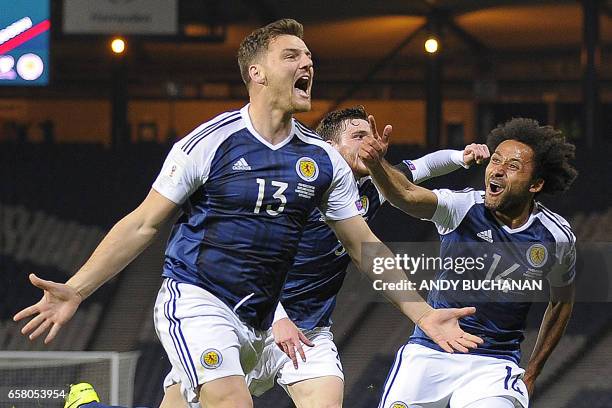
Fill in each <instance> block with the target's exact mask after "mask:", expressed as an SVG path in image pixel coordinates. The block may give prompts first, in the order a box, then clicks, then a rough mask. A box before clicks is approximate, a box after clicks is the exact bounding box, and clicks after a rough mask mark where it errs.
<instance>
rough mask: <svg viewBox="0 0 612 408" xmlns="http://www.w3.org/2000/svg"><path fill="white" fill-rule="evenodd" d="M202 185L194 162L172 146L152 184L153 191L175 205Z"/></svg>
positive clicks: (178, 147)
mask: <svg viewBox="0 0 612 408" xmlns="http://www.w3.org/2000/svg"><path fill="white" fill-rule="evenodd" d="M202 183H203V177H202V175H201V174H199V173H198V171H197V166H196V164H195V162H194V160H193V159H192V158H191V157H190V156H189V155H187V153H185V152H184V151H183V150H182V149H181V148H180V146H179V144H176V145H174V147H173V148H172V150H170V153H169V154H168V156H167V157H166V160H165V161H164V165H163V166H162V169H161V171H160V173H159V175H158V176H157V179H155V182H154V183H153V189H155V191H157V192H158V193H160V194H161V195H163V196H164V197H166V198H167V199H169V200H170V201H172V202H174V203H176V204H182V203H183V202H184V201H185V200H186V199H187V198H188V197H189V196H190V195H191V194H192V193H193V192H194V191H195V190H197V189H198V187H200V186H201V185H202Z"/></svg>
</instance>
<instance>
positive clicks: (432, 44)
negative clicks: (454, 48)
mask: <svg viewBox="0 0 612 408" xmlns="http://www.w3.org/2000/svg"><path fill="white" fill-rule="evenodd" d="M439 45H440V44H439V43H438V40H437V39H436V38H435V37H429V38H428V39H427V40H426V41H425V51H427V52H428V53H429V54H435V53H436V52H438V49H439Z"/></svg>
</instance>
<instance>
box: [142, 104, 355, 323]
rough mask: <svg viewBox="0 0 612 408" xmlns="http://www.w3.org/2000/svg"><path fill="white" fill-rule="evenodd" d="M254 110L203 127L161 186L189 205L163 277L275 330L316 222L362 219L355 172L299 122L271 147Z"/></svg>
mask: <svg viewBox="0 0 612 408" xmlns="http://www.w3.org/2000/svg"><path fill="white" fill-rule="evenodd" d="M248 106H249V105H247V106H245V107H244V108H242V109H241V110H240V111H234V112H227V113H224V114H221V115H219V116H218V117H216V118H214V119H213V120H211V121H209V122H206V123H204V124H202V125H201V126H199V127H198V128H196V129H195V130H194V131H193V132H191V133H190V134H189V135H187V136H186V137H184V138H183V139H182V140H180V141H179V142H177V143H176V144H175V145H174V147H173V148H172V150H171V152H170V153H169V155H168V157H167V159H166V161H165V162H164V165H163V168H162V170H161V173H160V175H159V176H158V178H157V179H156V181H155V182H154V184H153V188H154V189H155V190H156V191H158V192H159V193H160V194H162V195H163V196H165V197H166V198H168V199H169V200H171V201H173V202H175V203H177V204H180V205H182V206H183V209H184V215H183V216H181V217H180V219H179V220H178V221H177V222H176V224H175V226H174V228H173V230H172V234H171V236H170V239H169V242H168V245H167V249H166V254H165V262H164V269H163V276H165V277H168V278H172V279H175V280H177V281H178V282H183V283H189V284H193V285H197V286H199V287H202V288H203V289H205V290H207V291H209V292H211V293H212V294H214V295H215V296H216V297H218V298H219V299H220V300H221V301H223V302H224V303H225V304H226V305H227V306H229V307H230V308H231V309H232V310H234V312H235V313H236V314H237V315H238V316H239V317H240V318H241V319H242V320H243V321H245V322H246V323H248V324H250V325H251V326H253V327H255V328H257V329H267V328H268V327H269V326H270V324H271V321H272V317H273V314H274V313H273V312H274V309H275V307H276V305H277V303H278V300H279V297H280V293H281V288H282V286H283V283H284V282H285V277H286V274H287V271H288V270H289V268H290V267H291V265H292V263H293V258H294V256H295V253H296V249H297V246H298V242H299V240H300V237H301V235H302V230H303V228H304V225H305V224H306V222H307V221H308V216H309V215H310V214H312V212H313V210H314V209H315V208H318V209H319V210H320V211H321V213H322V214H323V216H324V217H325V218H327V219H331V220H341V219H346V218H350V217H353V216H356V215H359V214H360V212H359V210H358V208H357V203H358V201H359V200H358V194H357V187H356V186H355V183H354V179H353V175H352V172H351V170H350V168H349V167H348V165H347V164H346V162H345V161H344V160H343V159H342V157H341V156H340V154H339V153H338V152H337V151H336V150H335V149H333V148H332V147H331V146H330V145H329V144H328V143H325V142H323V141H322V140H321V139H320V138H319V137H318V136H317V135H316V134H315V133H313V132H311V131H310V130H308V129H307V128H305V127H304V126H303V125H301V124H300V123H299V122H297V121H296V120H292V130H291V133H290V134H289V136H288V137H287V138H286V139H285V140H284V141H283V142H281V143H279V144H276V145H271V144H270V143H268V142H267V141H266V140H265V139H264V138H263V137H262V136H261V135H259V134H258V133H257V131H256V130H255V129H254V128H253V125H252V123H251V121H250V118H249V113H248Z"/></svg>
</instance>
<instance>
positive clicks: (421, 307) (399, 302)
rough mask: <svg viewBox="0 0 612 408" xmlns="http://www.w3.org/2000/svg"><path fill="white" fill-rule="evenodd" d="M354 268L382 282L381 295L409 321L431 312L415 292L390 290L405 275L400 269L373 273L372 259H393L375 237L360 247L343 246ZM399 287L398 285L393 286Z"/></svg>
mask: <svg viewBox="0 0 612 408" xmlns="http://www.w3.org/2000/svg"><path fill="white" fill-rule="evenodd" d="M345 248H346V249H347V252H348V253H349V255H350V256H351V259H352V260H353V262H354V264H355V266H357V268H358V269H359V270H360V271H361V272H362V273H364V274H365V275H366V276H367V277H368V278H369V279H370V280H371V281H372V282H374V281H377V280H380V281H382V285H381V286H382V287H383V290H382V291H381V292H382V294H383V295H384V296H385V297H386V298H387V299H388V300H389V301H390V302H391V303H393V304H394V305H395V306H396V307H397V308H398V309H400V311H401V312H402V313H403V314H404V315H406V316H407V317H408V318H410V320H412V321H413V322H415V323H417V322H418V321H419V320H420V319H421V317H423V316H424V315H425V314H427V313H428V312H430V311H431V310H432V307H431V306H429V305H428V304H427V302H425V300H424V299H423V298H422V297H421V295H419V293H418V292H417V291H416V290H414V291H413V290H390V289H389V287H390V285H389V284H390V283H401V282H402V281H404V280H405V279H406V274H405V273H404V271H403V270H402V269H400V268H391V269H385V271H384V272H383V273H381V274H378V273H375V272H374V259H376V258H378V259H387V258H394V257H395V256H394V255H393V253H392V252H391V251H390V250H389V248H387V247H386V246H385V245H384V244H383V243H382V242H380V240H378V238H376V236H374V235H373V234H371V235H370V237H369V238H368V240H367V241H366V242H364V243H362V245H354V247H351V246H350V244H347V245H345ZM395 287H399V285H395Z"/></svg>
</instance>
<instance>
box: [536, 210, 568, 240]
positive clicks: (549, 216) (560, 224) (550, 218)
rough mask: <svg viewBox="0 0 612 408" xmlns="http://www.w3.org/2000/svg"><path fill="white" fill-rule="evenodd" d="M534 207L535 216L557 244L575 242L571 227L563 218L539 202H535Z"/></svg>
mask: <svg viewBox="0 0 612 408" xmlns="http://www.w3.org/2000/svg"><path fill="white" fill-rule="evenodd" d="M535 207H536V214H535V216H536V217H537V219H538V220H540V222H541V223H542V225H543V226H544V227H545V228H546V229H547V230H548V231H549V232H550V234H551V235H552V236H553V238H554V240H555V241H556V242H557V243H568V244H574V243H575V242H576V236H575V235H574V233H573V231H572V227H571V226H570V224H569V222H568V221H567V220H566V219H565V218H563V217H562V216H560V215H559V214H557V213H556V212H554V211H552V210H550V209H548V208H546V207H545V206H544V205H543V204H542V203H540V202H536V204H535Z"/></svg>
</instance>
